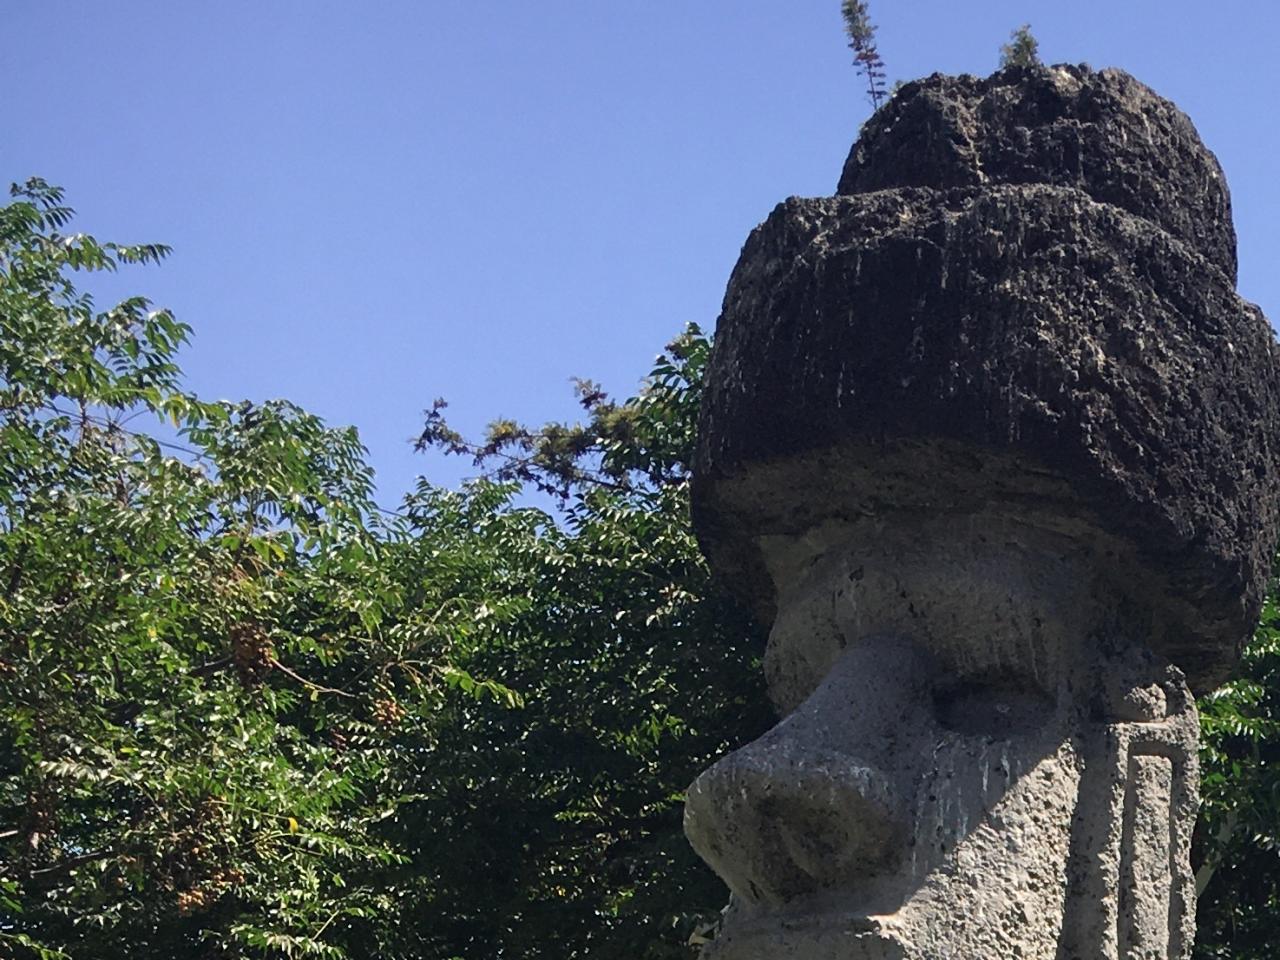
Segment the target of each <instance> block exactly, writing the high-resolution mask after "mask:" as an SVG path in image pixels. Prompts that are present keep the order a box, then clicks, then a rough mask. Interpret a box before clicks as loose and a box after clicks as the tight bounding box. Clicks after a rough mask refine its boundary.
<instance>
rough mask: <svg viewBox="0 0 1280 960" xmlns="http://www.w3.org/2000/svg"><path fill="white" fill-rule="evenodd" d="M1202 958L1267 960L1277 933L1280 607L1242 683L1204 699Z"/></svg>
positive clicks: (1252, 650)
mask: <svg viewBox="0 0 1280 960" xmlns="http://www.w3.org/2000/svg"><path fill="white" fill-rule="evenodd" d="M1200 724H1201V736H1202V740H1203V742H1202V750H1201V773H1202V778H1201V794H1202V798H1203V802H1202V805H1201V808H1200V822H1199V824H1198V825H1197V830H1196V838H1197V844H1196V847H1197V849H1196V859H1197V861H1198V864H1197V866H1198V870H1197V876H1196V881H1197V883H1196V885H1197V889H1198V890H1199V891H1200V901H1199V904H1198V905H1197V914H1196V926H1197V940H1196V956H1197V957H1199V958H1203V960H1210V958H1212V960H1227V958H1231V960H1269V958H1270V957H1273V956H1274V955H1275V942H1276V937H1277V934H1278V933H1280V920H1277V918H1278V917H1280V605H1278V604H1277V596H1276V590H1275V588H1274V586H1273V589H1272V592H1271V596H1270V597H1268V600H1267V604H1266V606H1265V608H1264V609H1263V614H1262V623H1261V624H1260V625H1259V627H1258V631H1257V633H1256V634H1255V635H1254V639H1253V642H1252V643H1251V644H1250V645H1249V647H1248V648H1247V649H1246V650H1245V654H1244V659H1243V661H1242V662H1241V665H1240V669H1239V670H1238V671H1237V677H1236V679H1235V680H1233V681H1232V682H1231V683H1229V684H1227V685H1226V686H1225V687H1223V688H1222V689H1221V690H1218V691H1216V692H1215V693H1212V694H1209V695H1208V696H1206V697H1204V698H1202V699H1201V701H1200Z"/></svg>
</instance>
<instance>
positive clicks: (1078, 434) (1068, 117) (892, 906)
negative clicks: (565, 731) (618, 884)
mask: <svg viewBox="0 0 1280 960" xmlns="http://www.w3.org/2000/svg"><path fill="white" fill-rule="evenodd" d="M840 194H841V195H839V196H836V197H831V198H821V199H812V200H801V199H791V200H788V201H786V202H785V203H783V204H781V205H779V207H778V208H777V209H776V210H775V211H774V212H773V214H772V215H771V216H770V217H769V219H768V220H766V221H765V223H764V224H762V225H761V226H760V227H759V228H757V229H756V231H755V232H753V234H752V235H751V237H750V239H749V240H748V241H747V244H746V246H745V247H744V249H743V253H742V257H741V259H740V260H739V263H738V266H737V267H736V269H735V270H734V273H733V276H732V278H731V280H730V283H729V288H728V291H727V293H726V295H725V302H724V309H723V313H722V315H721V317H720V321H719V325H718V328H717V338H716V345H715V352H714V355H713V360H712V364H711V369H710V373H709V378H708V383H707V387H706V393H705V396H704V401H703V408H702V417H701V422H700V434H699V437H700V441H699V442H700V446H699V450H698V459H697V471H696V473H695V486H694V520H695V525H696V527H697V529H698V532H699V536H700V538H701V541H702V543H703V545H704V549H705V550H706V551H707V554H708V556H709V558H710V559H711V562H712V564H713V567H714V568H715V569H716V570H717V572H718V573H719V574H720V575H721V576H722V577H723V578H724V579H725V580H726V581H727V582H729V583H730V584H731V585H732V586H733V587H734V588H735V589H737V590H738V591H739V592H740V593H741V595H742V596H743V597H744V598H746V599H747V600H748V601H749V602H751V603H752V604H753V605H754V606H755V608H756V610H757V611H758V613H759V615H760V616H761V618H762V619H763V620H764V621H765V622H766V623H770V624H772V631H771V634H770V641H769V648H768V651H767V654H766V671H767V674H768V679H769V685H770V692H771V695H772V696H773V698H774V700H775V702H776V703H777V705H778V707H779V711H780V713H781V714H783V715H784V719H783V720H782V722H781V723H779V725H778V726H777V727H776V728H775V729H774V730H772V731H770V732H769V733H768V734H766V735H765V736H764V737H762V738H761V739H760V740H758V741H756V742H755V743H753V744H751V745H749V746H747V747H745V748H743V749H742V750H740V751H738V752H737V753H735V754H732V755H730V756H729V757H726V758H725V759H724V760H722V761H721V762H720V763H719V764H717V765H716V766H715V767H713V768H712V769H711V770H710V771H708V772H707V773H706V774H704V775H703V776H702V777H701V778H699V780H698V781H697V782H696V783H695V784H694V785H693V786H692V787H691V788H690V793H689V799H688V805H687V808H686V826H687V832H688V834H689V837H690V839H691V841H692V842H693V844H694V846H695V848H696V849H697V850H698V851H699V853H700V854H701V855H702V856H703V857H704V858H705V859H706V860H707V861H708V862H709V863H710V864H711V865H712V866H713V867H714V868H715V869H716V870H717V871H718V872H719V873H720V874H721V876H722V877H723V878H724V879H725V880H726V882H727V883H728V884H729V886H730V888H731V890H732V891H733V900H732V903H731V906H730V909H729V911H728V913H727V915H726V922H725V925H724V930H723V933H722V935H721V937H720V938H719V939H718V940H717V942H716V944H715V945H713V946H712V947H711V948H709V949H708V954H707V955H708V956H709V957H716V958H722V960H756V958H759V960H765V958H773V957H806V958H811V960H824V958H830V960H836V958H884V957H902V958H926V957H927V958H935V957H953V958H957V960H969V958H973V960H977V958H984V960H985V958H990V957H997V956H999V957H1003V956H1021V957H1025V958H1045V960H1069V958H1073V957H1077V956H1078V957H1081V958H1086V957H1087V958H1096V957H1105V958H1109V960H1122V958H1139V957H1142V958H1148V957H1151V958H1157V957H1158V958H1172V957H1183V956H1186V955H1187V954H1188V953H1189V950H1190V947H1191V938H1192V933H1193V931H1194V896H1193V892H1194V885H1193V882H1192V877H1191V873H1190V867H1189V848H1190V831H1191V827H1192V824H1193V822H1194V817H1195V807H1196V784H1197V771H1196V746H1197V736H1198V733H1197V723H1196V715H1195V708H1194V702H1193V700H1192V696H1191V690H1192V689H1195V690H1206V689H1211V688H1212V687H1213V686H1214V685H1216V684H1217V683H1219V682H1221V680H1222V679H1223V678H1224V677H1225V676H1226V675H1227V673H1228V671H1229V670H1230V669H1231V667H1232V665H1233V664H1234V662H1235V660H1236V658H1237V656H1238V654H1239V651H1240V649H1241V647H1242V645H1243V643H1244V642H1245V640H1246V639H1247V638H1248V636H1249V635H1250V633H1251V631H1252V629H1253V627H1254V625H1255V623H1256V619H1257V614H1258V610H1259V606H1260V602H1261V598H1262V591H1263V587H1264V583H1265V578H1266V576H1267V573H1268V571H1269V566H1270V558H1271V555H1272V549H1273V547H1274V545H1275V539H1276V533H1277V517H1278V502H1280V489H1278V486H1277V474H1276V471H1275V469H1274V464H1275V460H1276V448H1277V443H1278V442H1280V433H1278V432H1277V428H1278V427H1280V386H1278V385H1280V376H1278V374H1280V361H1278V354H1277V348H1276V344H1275V340H1274V337H1273V335H1272V333H1271V331H1270V328H1269V326H1268V324H1267V322H1266V320H1265V318H1264V317H1263V316H1262V315H1261V313H1260V312H1259V311H1258V310H1257V308H1256V307H1253V306H1252V305H1250V304H1248V303H1246V302H1244V301H1243V300H1241V299H1240V298H1239V297H1238V296H1237V294H1236V293H1235V289H1234V271H1235V237H1234V231H1233V230H1232V227H1231V223H1230V201H1229V198H1228V194H1227V190H1226V186H1225V183H1224V181H1223V179H1222V176H1221V171H1220V169H1219V168H1218V165H1217V162H1216V160H1215V159H1214V158H1213V156H1212V154H1211V153H1209V152H1208V150H1206V149H1205V148H1204V146H1203V145H1202V144H1201V143H1200V141H1199V139H1198V137H1197V136H1196V134H1195V131H1194V129H1193V128H1192V126H1191V124H1190V122H1189V121H1188V120H1187V119H1186V117H1185V116H1183V115H1182V114H1181V113H1180V112H1179V111H1178V110H1177V109H1176V108H1175V107H1173V106H1172V105H1171V104H1169V103H1168V102H1167V101H1164V100H1161V99H1160V98H1159V97H1157V96H1156V95H1155V94H1154V93H1152V92H1151V91H1150V90H1148V89H1147V88H1146V87H1143V86H1142V85H1141V84H1139V83H1138V82H1137V81H1135V80H1133V79H1132V78H1131V77H1129V76H1127V75H1126V74H1123V73H1120V72H1118V71H1103V72H1101V73H1093V72H1092V71H1089V70H1088V69H1087V68H1050V69H1047V70H1039V71H1021V70H1010V71H1005V72H1003V73H1000V74H996V75H995V76H993V77H991V78H988V79H986V80H977V79H974V78H970V77H960V78H951V77H940V76H935V77H931V78H929V79H927V80H924V81H920V82H918V83H915V84H908V85H907V86H906V87H905V88H903V90H902V91H900V92H899V94H898V95H897V96H896V97H895V98H894V99H893V100H892V101H891V102H890V103H889V104H888V105H886V106H885V108H883V109H882V110H881V111H880V112H879V113H878V114H877V115H876V117H874V118H873V119H872V120H871V121H869V122H868V124H867V126H866V128H865V129H864V132H863V137H862V139H861V140H860V141H859V143H858V144H857V145H855V147H854V149H853V151H852V153H851V154H850V158H849V161H848V163H847V164H846V166H845V171H844V175H843V177H842V178H841V182H840Z"/></svg>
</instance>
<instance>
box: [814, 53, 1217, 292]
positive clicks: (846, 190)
mask: <svg viewBox="0 0 1280 960" xmlns="http://www.w3.org/2000/svg"><path fill="white" fill-rule="evenodd" d="M1030 183H1045V184H1054V185H1059V186H1068V187H1077V188H1079V189H1081V190H1083V191H1085V192H1086V193H1088V194H1089V196H1091V197H1092V198H1093V199H1094V200H1097V201H1098V202H1100V203H1110V204H1114V205H1115V206H1117V207H1121V208H1122V209H1124V210H1127V211H1128V212H1129V213H1132V214H1134V215H1135V216H1139V217H1142V218H1144V219H1147V220H1150V221H1152V222H1153V223H1156V224H1158V225H1159V226H1161V227H1163V228H1164V229H1165V230H1167V231H1169V232H1170V233H1171V234H1173V235H1174V236H1175V237H1177V238H1178V239H1180V240H1182V241H1184V242H1186V243H1187V244H1189V245H1191V246H1193V247H1195V248H1196V249H1197V250H1198V251H1199V252H1200V253H1201V254H1203V255H1204V256H1205V257H1206V258H1207V259H1208V260H1209V261H1211V262H1212V263H1214V264H1216V265H1217V266H1218V267H1220V268H1221V269H1222V270H1224V271H1225V272H1226V273H1227V275H1228V276H1229V277H1231V278H1232V281H1233V282H1234V280H1235V276H1236V238H1235V231H1234V230H1233V229H1232V226H1231V197H1230V194H1229V193H1228V191H1227V184H1226V179H1225V178H1224V177H1223V175H1222V168H1221V167H1220V166H1219V165H1218V161H1217V159H1216V158H1215V157H1214V155H1213V154H1212V153H1210V152H1209V150H1208V149H1206V148H1205V146H1204V144H1203V143H1201V142H1200V138H1199V137H1198V136H1197V134H1196V131H1195V127H1193V126H1192V124H1191V121H1190V120H1189V119H1187V116H1186V115H1185V114H1184V113H1183V112H1182V111H1181V110H1179V109H1178V108H1177V107H1175V106H1174V105H1173V104H1172V103H1170V102H1169V101H1168V100H1165V99H1163V98H1161V97H1159V96H1157V95H1156V94H1155V93H1153V92H1152V91H1151V90H1150V89H1149V88H1148V87H1146V86H1144V85H1143V84H1141V83H1139V82H1138V81H1137V80H1135V79H1134V78H1133V77H1131V76H1129V74H1127V73H1124V72H1123V71H1121V70H1102V71H1097V72H1095V71H1093V70H1091V69H1089V68H1088V67H1085V66H1066V65H1060V66H1054V67H1039V68H1032V69H1025V68H1017V67H1014V68H1009V69H1006V70H1002V71H1001V72H999V73H996V74H994V75H993V76H991V77H988V78H986V79H978V78H976V77H970V76H961V77H951V76H944V75H941V74H935V75H934V76H931V77H928V78H927V79H924V80H917V81H915V82H914V83H909V84H906V85H905V86H904V87H903V88H902V89H901V90H900V91H899V92H898V94H897V95H896V96H895V97H894V98H893V99H892V100H891V101H890V102H889V103H888V104H886V105H885V108H884V109H883V110H880V111H879V112H877V113H876V115H875V116H874V117H873V118H872V119H871V120H870V121H869V122H868V123H867V125H866V127H865V128H864V129H863V133H862V137H861V139H859V141H858V142H857V144H855V145H854V148H853V150H852V151H851V152H850V154H849V159H848V161H847V162H846V163H845V167H844V174H843V175H842V176H841V178H840V184H839V186H838V188H837V190H836V192H837V193H841V194H850V193H867V192H869V191H873V190H883V189H885V188H889V187H922V186H933V187H968V186H982V185H996V184H1030Z"/></svg>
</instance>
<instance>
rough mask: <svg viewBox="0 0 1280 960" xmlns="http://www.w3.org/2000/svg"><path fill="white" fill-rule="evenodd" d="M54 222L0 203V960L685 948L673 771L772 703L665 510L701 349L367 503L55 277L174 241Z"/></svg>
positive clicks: (279, 406)
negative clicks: (384, 505) (639, 382)
mask: <svg viewBox="0 0 1280 960" xmlns="http://www.w3.org/2000/svg"><path fill="white" fill-rule="evenodd" d="M71 216H72V214H71V211H70V210H69V209H67V208H66V207H65V206H64V205H63V202H62V195H61V193H60V191H58V190H56V189H54V188H52V187H49V186H48V185H46V184H44V183H42V182H40V181H31V182H29V183H27V184H26V185H24V186H22V187H17V188H15V190H14V197H13V201H12V202H11V203H10V204H9V205H7V206H5V207H3V208H0V433H2V434H3V436H2V438H0V439H2V440H3V442H2V443H0V769H3V778H2V779H0V955H15V956H19V957H27V956H32V957H34V956H39V957H72V958H94V960H98V958H112V957H122V958H123V957H132V958H139V960H141V958H157V960H158V958H170V957H175V956H191V957H219V956H235V957H239V956H246V955H256V956H286V957H303V956H318V957H372V956H378V957H390V958H395V957H403V958H441V960H444V958H453V957H504V956H505V957H531V958H536V957H556V958H563V957H586V956H599V957H614V956H621V955H627V956H636V957H646V956H647V957H653V958H659V957H683V956H688V955H689V954H690V950H689V947H688V945H687V944H688V941H689V938H690V936H691V935H693V934H694V933H695V932H696V931H697V930H699V929H705V928H706V927H707V925H709V924H710V923H711V922H712V921H713V920H714V918H715V916H716V914H717V911H718V909H719V907H720V905H721V903H722V901H723V896H724V894H723V890H722V888H721V887H720V885H719V883H718V881H716V880H715V878H714V877H713V876H712V875H711V874H710V872H709V871H707V870H705V869H703V868H702V867H701V866H700V865H699V864H697V862H696V859H695V858H694V856H693V854H692V853H691V852H690V851H689V850H688V848H687V845H686V844H685V843H684V842H683V838H682V836H681V832H680V811H681V791H682V790H683V789H684V787H685V786H686V785H687V783H688V782H689V781H690V780H691V779H692V778H693V776H694V775H695V774H696V773H697V772H698V770H700V769H701V768H702V767H703V766H705V765H706V764H707V763H708V762H709V761H710V759H711V758H712V757H714V756H716V755H718V754H720V753H722V752H723V751H724V750H726V749H727V748H728V747H729V746H730V745H731V743H732V742H733V740H734V738H735V737H739V738H740V737H745V736H749V735H753V734H754V733H756V732H758V731H759V730H760V729H762V728H763V727H764V726H765V725H766V724H767V722H768V720H767V717H766V716H765V714H764V710H763V706H762V705H763V703H764V698H763V696H762V695H761V692H760V690H759V680H758V674H759V671H758V669H757V665H756V662H755V657H756V652H757V650H758V643H757V638H756V637H755V636H754V633H753V628H752V627H751V625H750V623H749V622H748V621H747V620H746V618H745V617H744V616H743V615H742V614H741V613H740V612H738V611H737V610H736V609H735V608H733V607H732V606H731V605H730V604H729V603H728V602H727V601H726V600H724V599H723V598H720V597H718V596H717V595H716V594H715V592H714V591H713V590H712V588H711V585H710V582H709V579H708V574H707V570H706V567H705V565H704V563H703V561H702V559H701V557H700V555H699V553H698V551H697V547H696V544H695V543H694V541H693V538H692V536H691V534H690V532H689V528H688V522H687V510H688V502H687V501H688V492H687V476H686V472H685V468H684V465H685V464H687V462H688V450H689V444H690V443H691V437H692V426H691V424H692V422H693V421H692V413H691V412H692V410H694V409H695V408H696V404H697V390H698V385H699V383H700V379H701V369H702V364H703V363H704V362H705V357H706V350H707V342H706V339H705V338H704V337H702V336H701V335H700V334H699V333H697V332H696V331H694V330H691V331H690V332H689V333H687V334H686V335H685V336H684V337H682V338H680V339H679V340H678V341H677V343H676V344H675V345H674V346H673V351H672V353H671V354H670V355H669V356H665V357H664V358H663V360H662V361H661V362H660V363H659V364H658V365H657V367H656V369H655V371H654V375H653V377H652V379H651V380H650V381H649V382H648V384H647V385H646V387H645V389H644V390H643V391H642V393H641V394H640V395H639V396H638V397H635V398H633V399H632V400H630V401H627V402H625V403H619V404H614V403H611V402H609V401H607V399H606V398H604V397H603V395H601V394H599V393H598V392H591V391H585V392H584V394H583V400H584V403H585V404H586V406H587V407H588V408H589V409H590V411H591V418H590V423H589V424H588V425H587V426H584V427H549V428H545V429H543V430H540V431H536V432H533V431H525V430H523V429H521V428H514V427H506V428H503V429H498V428H495V431H494V433H493V436H492V437H491V438H490V441H489V445H490V446H492V447H493V449H492V450H491V451H489V450H486V451H481V452H482V453H484V454H485V457H486V458H493V457H499V456H501V457H505V458H506V460H505V461H504V463H505V468H504V469H501V470H499V471H498V472H499V474H500V475H499V476H497V477H494V478H491V479H486V480H480V481H477V482H474V483H472V484H469V485H467V486H466V487H464V488H463V489H461V490H456V491H449V490H443V489H439V488H436V487H433V486H431V485H430V484H427V483H425V482H423V483H421V484H420V485H419V486H418V488H417V489H415V490H414V491H412V492H411V493H410V494H409V495H408V496H406V497H405V499H404V501H403V502H402V503H401V504H400V505H399V507H398V509H397V510H395V511H393V512H387V511H381V510H379V508H378V507H377V506H376V504H375V503H374V502H373V499H372V492H371V491H372V474H371V471H370V470H369V468H368V466H367V464H366V462H365V451H364V450H363V448H362V447H361V445H360V442H359V438H358V436H357V435H356V433H355V432H354V431H353V430H350V429H334V428H331V427H328V426H326V425H325V424H323V423H322V422H321V421H320V420H318V419H317V418H315V417H314V416H312V415H310V414H308V413H306V412H305V411H303V410H300V409H298V408H297V407H295V406H293V405H291V404H288V403H286V402H283V401H275V402H270V403H247V402H246V403H238V404H229V403H208V402H204V401H202V400H200V399H199V398H197V397H195V396H192V395H191V394H189V393H187V392H185V391H184V390H183V388H182V386H181V377H180V372H179V369H178V367H177V365H176V355H177V351H178V350H179V348H180V347H181V345H182V344H183V343H184V341H185V340H186V338H187V336H188V333H189V331H188V330H187V328H186V327H185V326H183V325H182V324H180V323H179V322H178V321H177V320H175V319H174V318H173V317H172V316H171V315H170V314H168V313H167V312H166V311H163V310H155V309H152V307H151V305H150V304H149V303H148V302H147V301H146V300H145V299H142V298H132V299H129V300H126V301H124V302H123V303H121V304H117V305H115V306H112V307H110V308H108V309H105V310H103V309H99V308H98V307H97V306H96V305H95V303H94V300H93V298H92V297H91V296H90V295H89V294H88V293H85V292H82V291H80V290H78V289H77V288H76V286H75V285H74V283H73V281H74V280H76V279H78V277H79V276H84V275H88V274H92V273H93V272H94V271H100V270H113V269H116V268H117V267H118V266H120V265H123V264H136V263H151V262H154V261H156V260H159V259H160V258H162V257H163V256H164V255H165V253H166V251H165V249H164V248H163V247H158V246H118V245H113V244H109V243H99V242H97V241H96V240H94V239H93V238H92V237H89V236H86V235H82V234H67V233H65V232H64V230H65V228H66V226H67V225H68V224H69V222H70V221H71ZM584 389H585V388H584ZM435 420H436V422H437V426H436V429H437V430H441V431H444V433H442V434H441V436H445V435H447V431H448V428H447V426H445V425H443V423H442V422H441V421H440V420H439V417H438V416H437V417H436V418H435ZM428 426H429V429H428V431H427V433H426V434H425V435H424V441H423V442H424V444H430V443H432V442H434V441H433V438H432V436H431V435H430V424H429V425H428ZM504 430H505V432H504ZM518 451H523V452H518ZM526 454H527V456H526ZM522 457H525V459H523V460H522V459H521V458H522ZM588 462H590V463H591V467H590V469H587V467H586V466H585V464H587V463H588ZM524 484H531V485H534V486H542V487H544V488H546V489H552V488H554V489H555V490H556V492H557V494H558V495H559V496H560V497H561V498H562V504H563V507H562V511H561V512H560V513H559V514H558V515H552V514H549V513H547V512H545V511H542V510H538V509H534V508H531V507H527V506H519V505H518V503H517V495H518V493H519V491H520V490H521V489H522V485H524Z"/></svg>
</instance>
